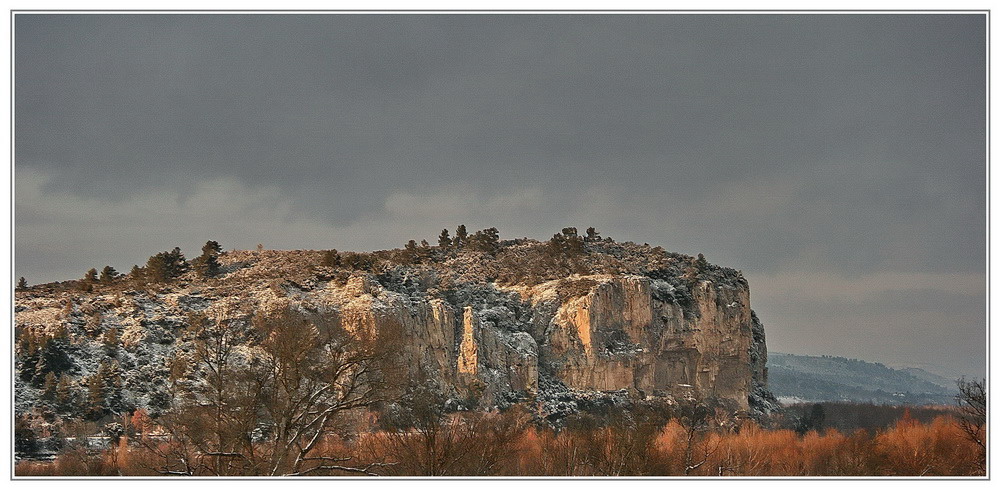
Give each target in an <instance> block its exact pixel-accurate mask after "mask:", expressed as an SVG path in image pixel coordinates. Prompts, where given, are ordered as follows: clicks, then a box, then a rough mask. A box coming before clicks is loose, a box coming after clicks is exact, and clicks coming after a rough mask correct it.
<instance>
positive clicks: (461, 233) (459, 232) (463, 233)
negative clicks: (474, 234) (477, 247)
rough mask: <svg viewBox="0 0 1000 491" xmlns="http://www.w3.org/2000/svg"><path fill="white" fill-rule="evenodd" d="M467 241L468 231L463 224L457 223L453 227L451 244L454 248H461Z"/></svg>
mask: <svg viewBox="0 0 1000 491" xmlns="http://www.w3.org/2000/svg"><path fill="white" fill-rule="evenodd" d="M468 241H469V232H468V231H467V230H466V229H465V225H459V226H458V228H456V229H455V240H453V241H452V245H454V246H455V249H461V248H463V247H465V244H466V243H468Z"/></svg>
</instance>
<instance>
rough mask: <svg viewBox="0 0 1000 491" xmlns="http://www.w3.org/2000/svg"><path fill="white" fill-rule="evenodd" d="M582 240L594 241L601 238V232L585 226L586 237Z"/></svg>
mask: <svg viewBox="0 0 1000 491" xmlns="http://www.w3.org/2000/svg"><path fill="white" fill-rule="evenodd" d="M584 240H586V241H588V242H596V241H598V240H601V234H600V232H598V231H597V229H595V228H594V227H587V237H586V238H585V239H584Z"/></svg>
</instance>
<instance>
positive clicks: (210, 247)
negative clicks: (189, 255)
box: [175, 240, 222, 278]
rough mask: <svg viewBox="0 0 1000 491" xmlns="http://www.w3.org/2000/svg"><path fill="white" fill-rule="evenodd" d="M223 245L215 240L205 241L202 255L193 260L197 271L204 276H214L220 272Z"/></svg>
mask: <svg viewBox="0 0 1000 491" xmlns="http://www.w3.org/2000/svg"><path fill="white" fill-rule="evenodd" d="M175 250H176V249H175ZM220 252H222V246H220V245H219V243H218V242H216V241H214V240H210V241H208V242H206V243H205V245H204V246H202V248H201V255H200V256H198V257H197V258H195V260H194V261H192V265H193V267H194V270H195V272H197V273H198V275H199V276H201V277H202V278H212V277H214V276H215V275H217V274H219V269H220V268H221V266H222V265H221V264H219V253H220Z"/></svg>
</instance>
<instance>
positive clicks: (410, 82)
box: [15, 14, 987, 373]
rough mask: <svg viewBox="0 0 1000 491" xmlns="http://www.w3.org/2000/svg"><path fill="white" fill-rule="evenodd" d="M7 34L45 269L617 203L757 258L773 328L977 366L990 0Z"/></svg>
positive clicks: (752, 264)
mask: <svg viewBox="0 0 1000 491" xmlns="http://www.w3.org/2000/svg"><path fill="white" fill-rule="evenodd" d="M15 35H16V37H15V70H16V79H15V90H16V96H15V111H16V113H15V114H16V116H15V117H16V121H15V131H16V139H15V144H16V172H17V175H16V189H15V197H16V199H17V209H16V217H15V234H16V256H17V257H16V269H17V272H18V274H19V275H21V274H23V275H25V276H27V277H29V280H30V281H32V282H40V281H49V280H56V279H65V278H70V277H78V276H80V275H82V272H83V271H85V270H86V269H87V268H90V267H94V266H101V265H103V264H112V265H115V266H116V267H119V269H125V268H127V267H130V266H131V264H133V263H141V262H142V261H144V259H145V258H146V257H148V256H149V255H150V254H152V253H153V252H156V251H158V250H164V249H167V248H170V247H173V246H174V245H180V246H182V247H184V248H185V249H187V250H190V251H196V250H197V247H198V245H199V244H200V243H203V242H204V240H206V239H208V238H214V239H217V240H219V241H221V242H222V243H223V244H224V245H225V246H227V247H240V248H250V247H253V246H254V245H255V244H256V243H258V242H262V243H264V244H265V245H267V246H269V247H275V248H278V247H281V248H327V247H338V248H354V249H372V248H385V247H393V246H398V245H399V244H401V243H403V242H404V241H405V240H407V239H409V238H414V237H418V238H419V237H427V238H431V237H433V236H434V235H435V234H436V232H437V231H438V230H440V228H442V227H446V226H447V227H449V228H453V227H454V225H455V224H457V223H460V222H465V223H468V224H469V225H470V226H471V227H475V228H482V227H487V226H492V225H496V226H498V227H499V228H500V229H501V232H502V233H503V235H504V236H508V237H509V236H534V237H539V238H544V237H547V236H549V235H551V233H552V232H553V231H554V230H557V229H558V228H560V227H562V226H565V225H570V224H572V225H576V226H581V227H585V226H588V225H595V226H597V227H598V229H600V230H602V231H603V232H604V233H605V234H608V235H611V236H613V237H615V238H618V239H626V240H635V241H638V242H650V243H657V244H662V245H663V246H665V247H666V248H668V249H671V250H677V251H679V252H686V253H697V252H704V253H705V254H706V255H707V256H708V257H709V259H710V260H712V261H714V262H718V263H720V264H726V265H729V266H733V267H736V268H740V269H743V270H744V271H745V272H747V274H748V275H749V276H750V279H751V282H752V285H753V286H754V298H755V305H756V306H757V308H758V310H759V311H760V314H761V317H762V318H763V319H764V321H765V322H766V323H767V324H768V328H769V330H768V332H769V334H770V336H771V340H772V341H771V344H772V346H774V347H777V348H780V349H784V350H786V351H795V352H812V353H819V352H823V353H833V354H843V355H849V356H861V354H862V353H864V354H865V356H867V357H868V358H872V359H879V356H877V355H878V354H879V353H883V354H885V355H886V357H897V358H899V359H900V360H902V361H905V360H906V359H914V360H915V359H916V358H921V357H922V358H926V359H932V358H933V359H934V360H940V359H950V360H951V361H950V362H948V363H949V364H948V368H947V369H948V370H952V371H960V372H965V373H975V372H981V371H982V370H983V364H984V360H985V350H984V348H983V345H984V343H983V340H984V338H985V333H986V318H985V308H986V254H987V251H986V209H987V206H986V203H987V183H986V171H987V164H986V91H985V87H986V84H985V81H986V63H985V60H986V58H985V54H986V20H985V17H984V16H981V15H978V16H977V15H964V16H959V15H893V16H878V15H836V16H828V15H793V16H771V15H753V16H736V15H726V16H698V15H657V16H649V15H617V16H603V15H589V16H562V15H560V16H430V15H406V16H402V15H401V16H369V15H310V16H298V15H267V16H264V15H258V16H247V15H169V16H124V15H87V16H71V15H24V14H19V15H17V16H16V19H15ZM894 275H895V276H894ZM907 275H909V276H907ZM914 275H921V276H920V278H922V279H923V280H925V281H926V282H927V283H928V284H927V285H926V286H925V287H923V288H924V289H923V290H921V291H920V292H918V293H913V292H909V293H907V292H908V291H909V290H908V288H909V287H905V286H903V287H901V286H900V285H897V284H895V283H893V282H891V281H886V280H885V279H886V278H903V280H900V281H904V282H905V281H906V279H912V278H914V277H916V276H914ZM755 277H757V278H760V282H755V281H754V280H755ZM956 277H959V278H961V279H960V280H954V279H955V278H956ZM793 278H794V279H795V281H797V282H798V283H795V284H797V285H801V288H798V289H796V292H795V295H782V294H778V293H769V292H768V291H767V290H768V289H770V290H772V291H781V290H782V288H783V287H782V285H787V284H789V283H788V281H791V279H793ZM779 280H781V281H779ZM956 281H958V283H959V284H961V285H963V287H962V289H961V290H960V293H955V291H953V285H955V284H956ZM970 282H971V284H973V285H974V287H971V288H970V287H967V286H968V284H969V283H970ZM831 285H832V286H831ZM873 285H874V286H873ZM829 288H836V289H839V290H838V291H840V292H841V293H842V294H840V296H839V297H838V296H837V295H834V294H829V295H833V297H823V295H828V293H823V292H825V291H826V290H827V289H829ZM864 288H876V289H875V290H871V291H872V294H871V295H868V296H863V297H860V298H853V297H852V298H847V299H845V298H843V297H844V296H845V294H846V293H849V291H852V290H855V289H864ZM935 292H936V293H935ZM779 295H780V296H779ZM848 296H849V295H848ZM915 298H918V299H921V300H920V301H916V300H914V299H915ZM924 300H926V301H924ZM918 307H920V308H924V309H931V310H933V312H934V315H915V312H919V311H920V309H919V308H918ZM876 319H878V322H877V324H878V325H873V323H874V322H875V320H876ZM942 323H944V324H947V325H942ZM847 324H850V325H849V326H848V325H847ZM864 326H868V327H864ZM838 329H839V330H840V332H842V333H845V334H844V336H847V333H855V334H851V335H850V336H847V337H846V338H845V337H844V336H840V337H831V338H830V340H828V341H824V340H823V339H822V338H823V336H822V333H826V332H830V331H831V330H833V331H834V332H836V330H838ZM872 329H874V330H875V332H874V334H873V333H872V331H871V330H872ZM861 332H866V333H868V334H869V335H861V334H860V333H861ZM942 332H945V333H949V334H948V335H949V336H953V337H954V338H955V340H954V342H951V343H947V344H948V346H946V347H942V346H941V343H940V342H936V341H935V342H936V343H937V345H936V346H935V348H933V349H931V348H927V347H926V346H929V345H930V344H928V342H929V341H930V340H931V339H932V338H933V336H940V335H941V334H940V333H942ZM800 333H802V334H800ZM809 333H813V334H809ZM928 336H929V337H928ZM816 338H820V339H816ZM811 339H812V340H811ZM933 339H936V338H933ZM838 340H839V342H840V343H839V344H838V343H837V342H835V341H838ZM888 340H893V341H891V342H890V341H888ZM907 342H909V343H911V344H910V345H906V346H903V345H905V343H907ZM900 343H903V345H901V344H900ZM893 353H896V354H893ZM897 355H898V356H897ZM883 358H885V357H883Z"/></svg>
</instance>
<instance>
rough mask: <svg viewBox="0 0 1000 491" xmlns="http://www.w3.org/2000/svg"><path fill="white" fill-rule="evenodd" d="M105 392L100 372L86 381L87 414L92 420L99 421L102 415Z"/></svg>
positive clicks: (104, 406)
mask: <svg viewBox="0 0 1000 491" xmlns="http://www.w3.org/2000/svg"><path fill="white" fill-rule="evenodd" d="M102 366H103V364H102ZM105 390H106V389H105V387H104V377H102V376H101V374H100V372H98V373H95V374H93V375H91V376H90V378H89V379H88V380H87V413H88V415H89V416H90V417H91V418H92V419H99V418H100V417H101V416H103V415H104V410H105V408H106V405H105V401H104V398H105Z"/></svg>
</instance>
